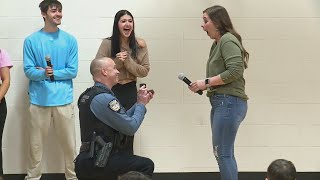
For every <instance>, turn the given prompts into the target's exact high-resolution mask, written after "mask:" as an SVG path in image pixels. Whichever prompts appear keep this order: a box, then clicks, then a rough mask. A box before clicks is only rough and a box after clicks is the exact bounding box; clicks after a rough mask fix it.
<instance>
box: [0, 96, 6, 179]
mask: <svg viewBox="0 0 320 180" xmlns="http://www.w3.org/2000/svg"><path fill="white" fill-rule="evenodd" d="M6 117H7V104H6V100H5V98H3V99H2V100H1V103H0V175H2V174H3V162H2V134H3V129H4V124H5V121H6Z"/></svg>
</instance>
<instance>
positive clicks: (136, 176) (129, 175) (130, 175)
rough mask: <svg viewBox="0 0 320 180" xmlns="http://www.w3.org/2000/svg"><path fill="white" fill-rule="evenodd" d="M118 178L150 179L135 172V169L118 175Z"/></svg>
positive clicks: (128, 179)
mask: <svg viewBox="0 0 320 180" xmlns="http://www.w3.org/2000/svg"><path fill="white" fill-rule="evenodd" d="M118 180H151V179H150V178H149V177H148V176H146V175H144V174H142V173H140V172H137V171H129V172H127V173H125V174H123V175H121V176H119V178H118Z"/></svg>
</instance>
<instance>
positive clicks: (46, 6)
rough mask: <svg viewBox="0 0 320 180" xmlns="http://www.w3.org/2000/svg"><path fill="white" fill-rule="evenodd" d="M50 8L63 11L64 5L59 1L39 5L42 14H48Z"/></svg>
mask: <svg viewBox="0 0 320 180" xmlns="http://www.w3.org/2000/svg"><path fill="white" fill-rule="evenodd" d="M49 7H51V8H52V7H57V8H58V9H62V4H61V3H60V2H59V1H57V0H43V1H42V2H41V3H40V4H39V8H40V10H41V12H43V13H47V11H48V9H49Z"/></svg>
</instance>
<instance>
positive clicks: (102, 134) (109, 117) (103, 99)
mask: <svg viewBox="0 0 320 180" xmlns="http://www.w3.org/2000/svg"><path fill="white" fill-rule="evenodd" d="M90 73H91V74H92V77H93V80H94V81H95V84H94V86H92V87H90V88H88V89H87V90H86V91H85V92H83V93H82V94H81V95H80V97H79V100H78V107H79V118H80V129H81V141H82V145H81V147H80V153H79V155H78V156H77V158H76V159H75V172H76V174H77V177H78V179H79V180H89V179H104V180H117V178H118V176H119V175H121V174H124V173H127V172H129V171H137V172H141V173H143V174H144V175H147V176H149V177H151V176H152V174H153V170H154V164H153V161H152V160H150V159H149V158H145V157H140V156H136V155H132V154H130V152H128V149H127V148H125V147H126V143H127V141H126V139H127V136H132V135H134V133H135V132H136V131H137V130H138V128H139V126H140V125H141V123H142V121H143V119H144V115H145V114H146V107H145V105H146V104H147V103H149V101H150V100H151V99H152V98H153V94H152V93H151V92H148V91H147V88H146V87H145V86H143V87H141V88H140V89H139V90H138V98H137V103H136V104H135V105H134V106H133V107H132V108H131V109H129V110H127V111H126V110H125V109H124V108H123V107H122V106H121V105H120V104H119V101H118V99H117V98H116V97H115V96H114V94H113V92H112V91H111V88H112V86H114V85H115V84H117V83H118V76H119V71H118V70H117V69H116V65H115V63H114V61H113V60H112V59H110V58H106V57H104V58H99V59H94V60H93V61H92V62H91V65H90Z"/></svg>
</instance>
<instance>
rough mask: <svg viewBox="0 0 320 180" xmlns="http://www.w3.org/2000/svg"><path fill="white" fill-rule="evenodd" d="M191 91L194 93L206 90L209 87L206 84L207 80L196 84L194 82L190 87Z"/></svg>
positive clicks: (198, 81)
mask: <svg viewBox="0 0 320 180" xmlns="http://www.w3.org/2000/svg"><path fill="white" fill-rule="evenodd" d="M189 89H190V90H191V91H192V92H195V93H196V92H197V91H199V90H201V91H202V90H206V89H207V87H206V84H205V80H197V81H195V82H192V83H191V84H190V86H189Z"/></svg>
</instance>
